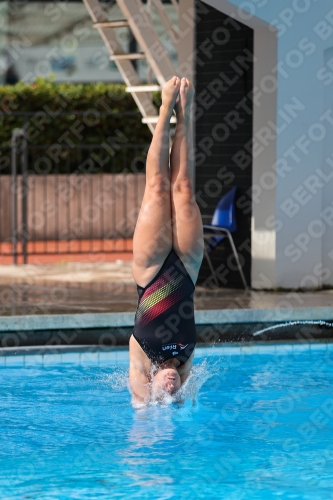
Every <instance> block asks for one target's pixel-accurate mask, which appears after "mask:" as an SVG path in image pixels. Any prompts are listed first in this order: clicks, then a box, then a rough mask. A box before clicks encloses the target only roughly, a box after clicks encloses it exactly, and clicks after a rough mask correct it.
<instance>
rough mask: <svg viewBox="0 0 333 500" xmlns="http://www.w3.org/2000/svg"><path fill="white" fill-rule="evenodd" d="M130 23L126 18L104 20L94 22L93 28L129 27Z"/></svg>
mask: <svg viewBox="0 0 333 500" xmlns="http://www.w3.org/2000/svg"><path fill="white" fill-rule="evenodd" d="M128 26H129V24H128V21H126V19H120V20H119V21H104V22H100V23H93V28H128Z"/></svg>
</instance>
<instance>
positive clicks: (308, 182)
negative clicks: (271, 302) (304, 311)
mask: <svg viewBox="0 0 333 500" xmlns="http://www.w3.org/2000/svg"><path fill="white" fill-rule="evenodd" d="M203 4H206V5H209V6H210V7H213V8H215V9H216V10H217V11H220V12H222V13H224V14H226V15H228V16H230V17H231V18H233V19H235V20H237V21H239V22H241V23H243V24H245V25H246V26H249V27H251V28H252V29H253V30H254V43H253V52H254V61H253V94H252V101H253V139H252V141H251V144H250V145H249V144H247V146H246V147H245V148H243V149H242V150H240V151H239V155H238V157H237V158H236V159H235V158H234V160H235V161H238V162H240V163H242V162H244V163H246V161H250V159H251V158H250V157H252V215H251V284H252V286H253V287H254V288H303V289H308V288H309V289H314V288H321V287H323V286H332V285H333V4H332V2H331V0H320V1H319V0H280V1H279V2H276V1H273V0H252V1H242V0H232V1H227V0H205V2H203ZM180 6H181V9H180V26H182V23H183V24H185V25H186V24H187V26H189V25H190V21H189V17H190V13H191V12H193V10H192V9H193V8H194V2H193V1H192V0H181V2H180ZM199 15H200V14H199ZM183 29H184V27H183ZM194 29H195V28H194V27H193V32H192V33H193V39H192V42H191V43H194V40H195V32H194ZM226 29H227V27H226ZM225 33H226V32H225ZM220 36H222V34H220ZM225 36H227V34H225ZM191 43H188V44H187V50H188V52H187V54H186V53H183V54H182V53H180V60H179V67H181V66H182V65H183V68H185V67H186V66H185V65H186V64H187V65H188V63H189V61H190V59H191V51H190V50H189V47H190V46H191ZM192 47H193V45H192ZM207 47H208V45H207ZM192 60H193V57H192ZM193 68H194V69H193V71H194V72H195V66H193ZM197 71H198V68H197ZM189 76H191V75H190V73H189ZM194 78H195V74H194ZM248 157H249V158H248Z"/></svg>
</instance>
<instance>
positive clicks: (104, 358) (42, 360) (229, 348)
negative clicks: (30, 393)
mask: <svg viewBox="0 0 333 500" xmlns="http://www.w3.org/2000/svg"><path fill="white" fill-rule="evenodd" d="M22 350H23V349H22ZM318 350H321V351H333V342H313V343H305V342H293V343H285V344H284V343H274V344H267V343H265V344H260V343H257V342H256V343H254V344H250V345H240V344H233V345H231V344H223V345H221V344H219V345H216V346H214V347H197V348H196V351H195V359H200V358H212V357H217V356H220V357H221V356H235V355H242V356H244V355H261V354H278V355H280V356H281V355H284V354H285V355H288V354H297V353H302V352H304V351H318ZM20 351H21V349H19V348H18V349H15V352H16V354H14V355H13V354H10V355H8V354H7V352H8V351H4V350H0V367H9V366H23V367H29V366H36V365H38V366H44V367H48V366H52V365H58V364H60V363H61V364H66V363H67V364H78V365H81V366H83V365H84V366H88V365H91V366H94V365H95V366H125V365H128V360H129V358H128V349H112V350H104V351H96V350H92V349H91V346H87V349H86V350H85V351H81V352H61V353H52V352H45V349H43V347H41V352H40V353H37V354H36V352H35V351H36V347H35V348H34V351H32V352H31V354H30V353H29V352H27V350H26V348H25V349H24V354H20Z"/></svg>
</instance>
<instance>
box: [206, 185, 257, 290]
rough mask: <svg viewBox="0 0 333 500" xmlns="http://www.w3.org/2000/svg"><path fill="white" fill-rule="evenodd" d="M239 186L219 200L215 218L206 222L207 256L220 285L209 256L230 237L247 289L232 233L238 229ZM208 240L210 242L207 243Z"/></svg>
mask: <svg viewBox="0 0 333 500" xmlns="http://www.w3.org/2000/svg"><path fill="white" fill-rule="evenodd" d="M236 191H237V187H233V188H232V189H230V191H228V192H227V194H225V195H224V196H223V198H221V200H220V201H219V203H218V205H217V207H216V208H215V211H214V214H213V218H212V221H211V223H210V224H204V225H203V229H204V239H205V249H204V251H205V257H206V259H207V262H208V265H209V268H210V271H211V273H212V275H213V278H214V281H215V283H216V285H217V286H218V284H219V283H218V280H217V277H216V274H215V270H214V268H213V265H212V261H211V259H210V257H209V253H210V252H211V251H213V250H214V249H215V248H216V247H217V246H218V245H220V243H221V242H222V241H223V240H224V239H225V238H228V239H229V241H230V245H231V248H232V251H233V254H234V256H235V259H236V263H237V267H238V271H239V274H240V275H241V278H242V281H243V284H244V287H245V290H248V286H247V283H246V280H245V276H244V273H243V269H242V266H241V264H240V262H239V257H238V253H237V250H236V247H235V244H234V240H233V238H232V236H231V233H233V232H234V231H236V229H237V223H236V215H235V212H236V210H235V198H236ZM206 240H208V242H207V243H206Z"/></svg>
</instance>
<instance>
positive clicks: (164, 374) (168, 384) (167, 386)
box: [152, 367, 181, 396]
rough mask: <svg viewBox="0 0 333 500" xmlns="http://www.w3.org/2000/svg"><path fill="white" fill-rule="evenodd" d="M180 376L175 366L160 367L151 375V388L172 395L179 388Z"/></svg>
mask: <svg viewBox="0 0 333 500" xmlns="http://www.w3.org/2000/svg"><path fill="white" fill-rule="evenodd" d="M180 385H181V384H180V376H179V374H178V372H177V370H176V368H173V367H170V368H162V369H161V370H159V371H158V372H157V373H156V374H155V375H154V377H153V380H152V388H153V392H154V393H155V395H156V396H157V395H158V394H161V393H162V394H163V393H168V394H170V396H172V395H174V394H175V393H176V392H177V391H178V390H179V389H180Z"/></svg>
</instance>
